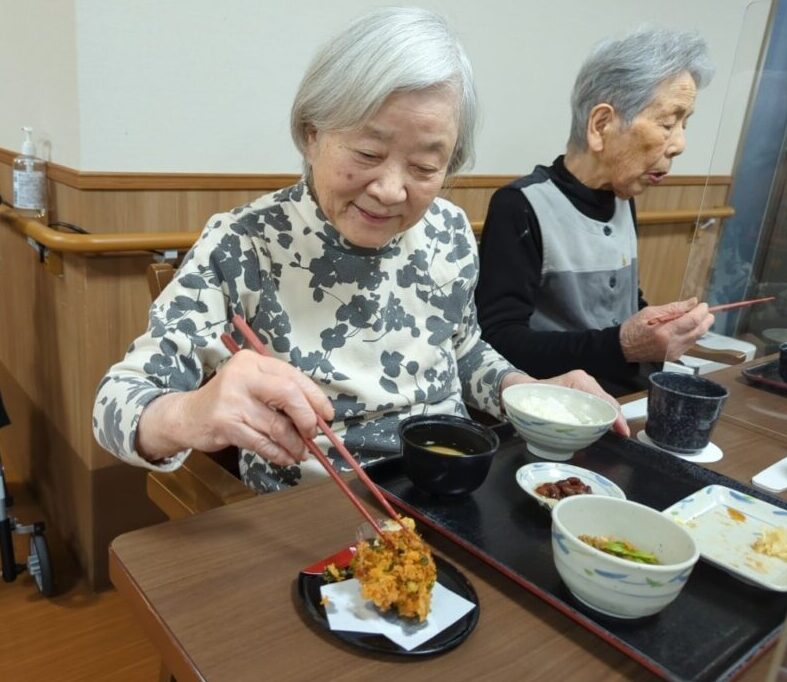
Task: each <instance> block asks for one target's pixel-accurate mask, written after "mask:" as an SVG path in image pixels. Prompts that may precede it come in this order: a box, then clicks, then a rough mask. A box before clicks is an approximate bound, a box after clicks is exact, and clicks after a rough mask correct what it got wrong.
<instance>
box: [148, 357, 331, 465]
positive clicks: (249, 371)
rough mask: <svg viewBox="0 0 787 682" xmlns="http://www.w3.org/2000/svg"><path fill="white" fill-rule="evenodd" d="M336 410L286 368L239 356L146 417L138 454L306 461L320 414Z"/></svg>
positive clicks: (328, 416)
mask: <svg viewBox="0 0 787 682" xmlns="http://www.w3.org/2000/svg"><path fill="white" fill-rule="evenodd" d="M318 414H319V415H320V416H321V417H322V418H323V419H325V420H326V421H330V420H332V419H333V416H334V412H333V407H332V405H331V403H330V401H329V400H328V398H327V397H326V396H325V394H324V393H323V392H322V391H321V390H320V388H319V387H318V386H317V384H315V383H314V382H313V381H312V380H311V379H309V378H308V377H307V376H306V375H305V374H303V373H302V372H301V371H300V370H298V369H297V368H295V367H293V366H292V365H289V364H288V363H286V362H284V361H282V360H278V359H275V358H269V357H263V356H262V355H259V354H258V353H255V352H253V351H249V350H242V351H240V352H239V353H237V354H236V355H234V356H233V357H232V358H230V360H229V361H227V363H226V364H225V365H223V366H222V367H221V368H220V369H219V371H218V372H217V373H216V376H214V377H213V378H212V379H211V380H210V381H208V382H207V383H206V384H205V385H203V386H202V387H200V388H199V389H197V390H195V391H188V392H184V393H170V394H167V395H164V396H161V397H160V398H157V399H156V400H154V401H152V402H151V403H150V404H149V405H148V406H147V407H146V408H145V410H144V411H143V412H142V417H141V418H140V422H139V428H138V430H137V450H138V451H139V453H140V454H141V455H142V456H143V457H145V458H146V459H148V460H151V461H155V460H158V459H163V458H165V457H168V456H170V455H172V454H174V453H176V452H179V451H181V450H185V449H188V448H195V449H198V450H204V451H205V452H214V451H216V450H221V449H223V448H225V447H228V446H235V447H239V448H244V449H247V450H252V451H253V452H256V453H258V454H259V455H261V456H262V457H264V458H265V459H267V460H268V461H270V462H273V463H274V464H279V465H281V466H288V465H290V464H295V463H297V462H300V461H303V459H304V458H305V447H304V444H303V440H302V438H313V437H314V436H315V435H316V433H317V415H318Z"/></svg>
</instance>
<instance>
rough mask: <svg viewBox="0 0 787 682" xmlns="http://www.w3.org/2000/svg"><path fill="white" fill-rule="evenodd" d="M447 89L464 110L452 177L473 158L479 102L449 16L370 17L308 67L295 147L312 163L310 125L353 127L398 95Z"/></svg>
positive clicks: (390, 12) (391, 11)
mask: <svg viewBox="0 0 787 682" xmlns="http://www.w3.org/2000/svg"><path fill="white" fill-rule="evenodd" d="M445 85H447V86H450V87H451V88H453V89H454V90H455V91H456V93H457V95H458V107H459V110H458V112H457V113H458V122H457V123H458V127H459V135H458V137H457V141H456V146H455V148H454V150H453V154H452V156H451V159H450V161H449V164H448V174H449V175H450V174H453V173H455V172H457V171H458V170H459V169H460V168H462V167H463V166H464V165H465V164H467V163H469V162H472V159H473V156H474V137H475V126H476V118H477V103H476V93H475V86H474V83H473V71H472V67H471V66H470V61H469V60H468V58H467V55H466V54H465V51H464V49H463V48H462V45H461V44H460V43H459V40H458V39H457V38H456V36H455V34H454V33H453V31H452V30H451V29H450V28H449V26H448V24H447V23H446V21H445V19H443V18H442V17H441V16H439V15H437V14H435V13H434V12H430V11H428V10H425V9H420V8H417V7H407V8H404V7H389V8H383V9H378V10H375V11H372V12H369V13H368V14H365V15H364V16H362V17H360V18H359V19H356V20H355V21H354V22H353V23H352V24H350V26H348V27H347V29H345V30H344V31H342V32H341V33H340V34H339V35H337V36H336V37H335V38H334V39H333V40H330V41H329V42H328V43H326V44H325V45H324V46H323V48H322V49H321V50H320V51H319V52H318V53H317V55H316V57H315V58H314V60H313V61H312V63H311V65H310V66H309V68H308V69H307V71H306V75H305V76H304V77H303V80H302V81H301V84H300V87H299V88H298V92H297V93H296V95H295V101H294V102H293V105H292V112H291V115H290V129H291V132H292V138H293V140H294V141H295V146H296V147H297V148H298V150H299V151H300V152H301V154H302V155H303V158H304V164H305V165H307V161H306V141H307V133H308V129H309V127H310V126H313V127H314V128H316V129H317V130H353V129H355V128H358V127H360V126H362V125H363V124H364V123H365V122H366V121H367V120H368V119H369V118H371V117H372V116H374V115H375V113H377V111H378V110H379V109H380V107H381V106H382V105H383V103H384V102H385V100H386V99H387V98H388V97H389V96H390V95H391V94H393V93H395V92H403V91H414V90H427V89H430V88H437V87H440V86H445ZM309 172H310V171H309V168H308V167H307V168H306V174H307V176H308V175H309Z"/></svg>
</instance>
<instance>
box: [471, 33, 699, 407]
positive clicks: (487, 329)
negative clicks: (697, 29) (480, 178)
mask: <svg viewBox="0 0 787 682" xmlns="http://www.w3.org/2000/svg"><path fill="white" fill-rule="evenodd" d="M712 72H713V67H712V66H711V64H710V62H709V60H708V56H707V46H706V44H705V42H704V41H703V40H702V38H700V37H699V36H698V35H696V34H693V33H684V32H676V31H670V30H666V29H648V30H641V31H638V32H637V33H634V34H632V35H629V36H628V37H626V38H624V39H622V40H617V41H607V42H604V43H602V44H601V45H599V46H598V47H597V48H596V49H595V51H594V52H593V53H592V54H591V55H590V57H588V59H587V60H586V61H585V63H584V64H583V66H582V68H581V70H580V72H579V75H578V76H577V80H576V83H575V84H574V91H573V94H572V98H571V102H572V124H571V134H570V138H569V142H568V148H567V151H566V154H565V155H564V156H559V157H558V158H557V159H555V161H554V163H553V164H552V165H551V166H536V168H535V170H534V171H533V172H532V173H531V174H530V175H527V176H525V177H523V178H520V179H519V180H517V181H516V182H513V183H512V184H510V185H508V186H506V187H503V188H502V189H500V190H498V191H497V192H496V193H495V195H494V196H493V197H492V201H491V203H490V205H489V212H488V214H487V218H486V223H485V225H484V231H483V237H482V241H481V273H480V280H479V284H478V288H477V290H476V303H477V306H478V313H479V321H480V322H481V325H482V328H483V334H484V338H485V339H486V340H487V341H489V342H490V343H491V345H492V346H494V347H495V348H496V349H497V350H498V351H499V352H500V353H501V354H502V355H504V356H505V357H506V358H507V359H508V360H509V361H511V362H512V363H513V364H514V365H516V366H517V367H518V368H519V369H522V370H524V371H526V372H528V373H529V374H531V375H532V376H535V377H546V376H552V375H554V374H558V373H561V372H566V371H568V370H571V369H577V368H579V369H584V370H586V371H587V372H589V373H590V374H592V375H593V376H594V377H595V378H596V379H598V380H599V382H600V383H601V384H602V386H604V388H605V389H606V390H607V391H609V392H610V393H612V394H613V395H623V394H625V393H628V392H631V391H633V390H639V389H641V388H643V387H644V386H645V385H646V384H645V381H644V380H646V378H647V374H648V373H649V372H650V371H652V370H653V369H654V367H653V365H652V364H651V363H655V362H663V361H664V360H665V359H668V360H674V359H676V358H678V357H679V356H680V355H682V354H683V353H684V351H685V350H686V349H688V348H689V347H691V346H692V345H693V344H694V343H695V341H696V340H697V339H698V338H699V337H700V336H702V335H703V334H704V333H705V332H706V331H707V330H708V329H709V328H710V326H711V325H712V324H713V315H711V314H710V313H709V312H708V307H707V305H706V304H705V303H699V304H698V302H697V300H696V299H693V298H692V299H688V300H685V301H677V302H673V303H669V304H667V305H662V306H648V305H647V303H646V302H645V300H644V299H643V298H642V294H641V292H640V291H639V281H638V271H637V235H636V211H635V206H634V197H635V196H636V195H638V194H640V193H641V192H643V191H644V190H645V189H646V188H647V187H649V186H652V185H657V184H658V183H659V182H661V181H662V180H663V179H664V177H665V176H666V175H667V173H668V172H669V170H670V167H671V165H672V160H673V159H674V158H675V157H676V156H677V155H678V154H680V153H681V152H682V151H683V149H684V146H685V128H686V122H687V121H688V119H689V117H690V116H691V114H692V112H693V110H694V101H695V98H696V94H697V90H698V89H699V88H701V87H703V86H705V85H706V84H707V83H708V81H709V80H710V78H711V76H712ZM676 315H679V316H677V317H676V318H675V319H673V320H672V321H669V322H655V321H654V318H661V317H665V316H666V317H670V316H676ZM649 321H650V324H649Z"/></svg>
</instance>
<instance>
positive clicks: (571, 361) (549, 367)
mask: <svg viewBox="0 0 787 682" xmlns="http://www.w3.org/2000/svg"><path fill="white" fill-rule="evenodd" d="M544 174H546V176H548V178H549V179H550V180H551V181H552V182H553V183H554V185H555V186H556V187H557V188H558V189H559V190H560V191H561V192H562V193H563V194H564V195H565V196H566V198H567V199H568V200H569V201H570V203H571V205H572V206H573V207H574V208H575V209H576V210H577V211H579V212H581V213H582V214H583V215H585V216H587V217H588V218H591V219H593V220H597V221H600V222H606V221H609V220H610V219H611V218H612V215H613V214H614V212H615V195H614V194H613V193H612V192H611V191H608V190H596V189H591V188H590V187H587V186H585V185H583V184H582V183H581V182H580V181H579V180H577V179H576V178H575V177H574V176H573V175H572V174H571V173H570V172H569V171H568V170H567V169H566V167H565V164H564V161H563V157H562V156H559V157H558V158H557V159H555V161H554V163H553V164H552V165H551V166H549V167H544V166H539V167H537V168H536V170H535V171H534V173H533V174H531V175H528V176H525V177H523V178H520V179H519V180H517V181H515V182H513V183H511V184H510V185H507V186H505V187H502V188H501V189H499V190H497V191H496V192H495V194H494V195H493V196H492V199H491V202H490V204H489V210H488V212H487V216H486V221H485V223H484V230H483V233H482V236H481V246H480V258H481V268H480V275H479V281H478V286H477V288H476V305H477V306H478V319H479V322H480V324H481V327H482V329H483V337H484V339H485V340H486V341H488V342H489V343H490V344H491V345H492V346H493V347H494V348H495V349H496V350H497V351H498V352H500V353H501V354H502V355H503V356H505V357H506V358H507V359H508V360H509V361H510V362H511V363H512V364H514V365H516V366H517V367H518V368H519V369H521V370H523V371H525V372H527V373H528V374H530V375H531V376H533V377H536V378H539V379H544V378H548V377H552V376H555V375H557V374H563V373H565V372H568V371H570V370H572V369H584V370H585V371H587V372H588V373H589V374H591V375H592V376H594V377H595V378H596V379H597V380H598V381H599V382H600V383H601V385H602V386H603V387H604V388H605V389H606V390H607V391H609V392H610V393H612V394H613V395H616V396H619V395H624V394H626V393H630V392H632V391H637V390H641V389H643V388H645V387H646V386H647V382H646V379H647V374H648V373H649V372H650V371H652V370H653V369H654V366H653V365H650V364H648V365H645V366H640V365H639V364H638V363H629V362H626V360H625V358H624V357H623V351H622V349H621V347H620V326H619V325H617V326H613V327H607V328H605V329H581V330H575V331H535V330H533V329H531V328H530V326H529V321H530V318H531V316H532V315H533V312H534V310H535V302H536V301H537V300H538V296H539V289H540V285H541V273H542V264H543V250H542V237H541V226H540V225H539V222H538V218H537V217H536V214H535V211H534V210H533V207H532V206H531V204H530V202H529V201H528V199H527V198H526V197H525V195H524V193H523V192H522V191H521V188H522V187H526V186H527V185H528V184H529V183H532V182H537V181H543V178H544ZM629 204H630V206H631V212H632V218H633V219H634V222H635V224H636V212H635V207H634V201H633V200H631V201H630V202H629ZM627 293H628V294H629V295H630V294H631V292H627ZM638 294H639V307H640V309H641V308H643V307H644V306H645V305H647V303H646V302H645V301H644V300H643V298H642V294H641V292H638ZM622 295H623V294H622Z"/></svg>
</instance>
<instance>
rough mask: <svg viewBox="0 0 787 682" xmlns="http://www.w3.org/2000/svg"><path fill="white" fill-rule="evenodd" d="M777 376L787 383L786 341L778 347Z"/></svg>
mask: <svg viewBox="0 0 787 682" xmlns="http://www.w3.org/2000/svg"><path fill="white" fill-rule="evenodd" d="M779 376H781V378H782V380H783V381H787V341H785V342H784V343H783V344H782V345H781V346H779Z"/></svg>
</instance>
